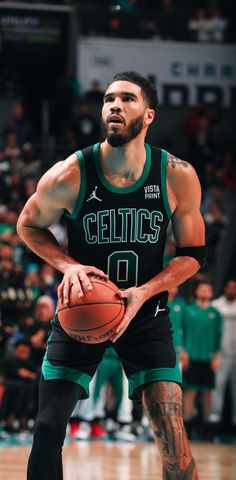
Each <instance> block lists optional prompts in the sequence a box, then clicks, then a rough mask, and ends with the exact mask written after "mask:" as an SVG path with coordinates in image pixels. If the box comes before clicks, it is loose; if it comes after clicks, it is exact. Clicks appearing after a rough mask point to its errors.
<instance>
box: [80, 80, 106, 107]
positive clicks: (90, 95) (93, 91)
mask: <svg viewBox="0 0 236 480" xmlns="http://www.w3.org/2000/svg"><path fill="white" fill-rule="evenodd" d="M103 96H104V91H103V90H102V88H101V84H100V82H99V80H93V81H92V83H91V87H90V89H89V90H87V91H86V92H85V94H84V100H85V101H86V102H88V103H92V104H93V103H98V104H100V105H102V103H103Z"/></svg>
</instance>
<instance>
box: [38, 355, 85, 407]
mask: <svg viewBox="0 0 236 480" xmlns="http://www.w3.org/2000/svg"><path fill="white" fill-rule="evenodd" d="M42 374H43V377H44V380H67V381H68V382H74V383H77V384H78V385H80V386H81V387H82V388H83V389H84V392H83V395H82V397H81V399H85V398H88V397H89V383H90V381H91V380H92V377H91V376H90V375H88V374H87V373H84V372H80V371H79V370H77V369H76V368H70V367H64V366H63V365H53V364H52V363H51V362H49V360H48V358H47V353H46V354H45V355H44V359H43V364H42Z"/></svg>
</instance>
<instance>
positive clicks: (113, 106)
mask: <svg viewBox="0 0 236 480" xmlns="http://www.w3.org/2000/svg"><path fill="white" fill-rule="evenodd" d="M110 110H111V112H112V113H114V112H117V111H120V110H121V100H120V98H118V97H116V98H115V99H114V100H113V102H112V104H111V108H110Z"/></svg>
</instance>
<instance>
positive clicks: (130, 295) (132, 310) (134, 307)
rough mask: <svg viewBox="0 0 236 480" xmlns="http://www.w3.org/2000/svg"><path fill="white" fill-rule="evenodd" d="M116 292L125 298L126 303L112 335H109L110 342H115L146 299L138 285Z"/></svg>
mask: <svg viewBox="0 0 236 480" xmlns="http://www.w3.org/2000/svg"><path fill="white" fill-rule="evenodd" d="M118 294H119V296H120V297H121V298H126V300H127V304H126V308H125V314H124V317H123V318H122V320H121V322H120V323H119V325H118V326H117V328H116V331H115V334H114V336H113V337H111V340H112V342H116V340H118V338H120V336H121V335H122V333H124V331H125V330H126V328H127V327H128V325H129V324H130V322H131V320H132V319H133V318H134V317H135V315H136V314H137V312H138V311H139V309H140V308H141V306H142V305H143V303H144V302H145V300H146V298H145V297H144V294H143V292H142V290H141V288H139V287H131V288H127V289H126V290H123V291H119V293H118Z"/></svg>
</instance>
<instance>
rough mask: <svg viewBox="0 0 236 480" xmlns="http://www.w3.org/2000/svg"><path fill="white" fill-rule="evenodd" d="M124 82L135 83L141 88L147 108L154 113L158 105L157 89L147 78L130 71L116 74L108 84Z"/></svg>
mask: <svg viewBox="0 0 236 480" xmlns="http://www.w3.org/2000/svg"><path fill="white" fill-rule="evenodd" d="M120 80H121V81H126V82H130V83H135V84H136V85H138V86H139V87H140V88H141V91H142V94H143V96H144V98H145V100H146V101H147V104H148V107H149V108H152V109H153V110H155V111H156V109H157V105H158V96H157V89H156V88H155V86H154V85H153V83H152V82H151V81H150V80H148V78H145V77H143V76H142V75H140V73H138V72H134V71H132V70H130V71H126V72H120V73H116V74H115V75H114V77H113V79H112V81H111V82H110V83H109V84H108V86H109V85H111V84H112V83H113V82H118V81H120Z"/></svg>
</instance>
